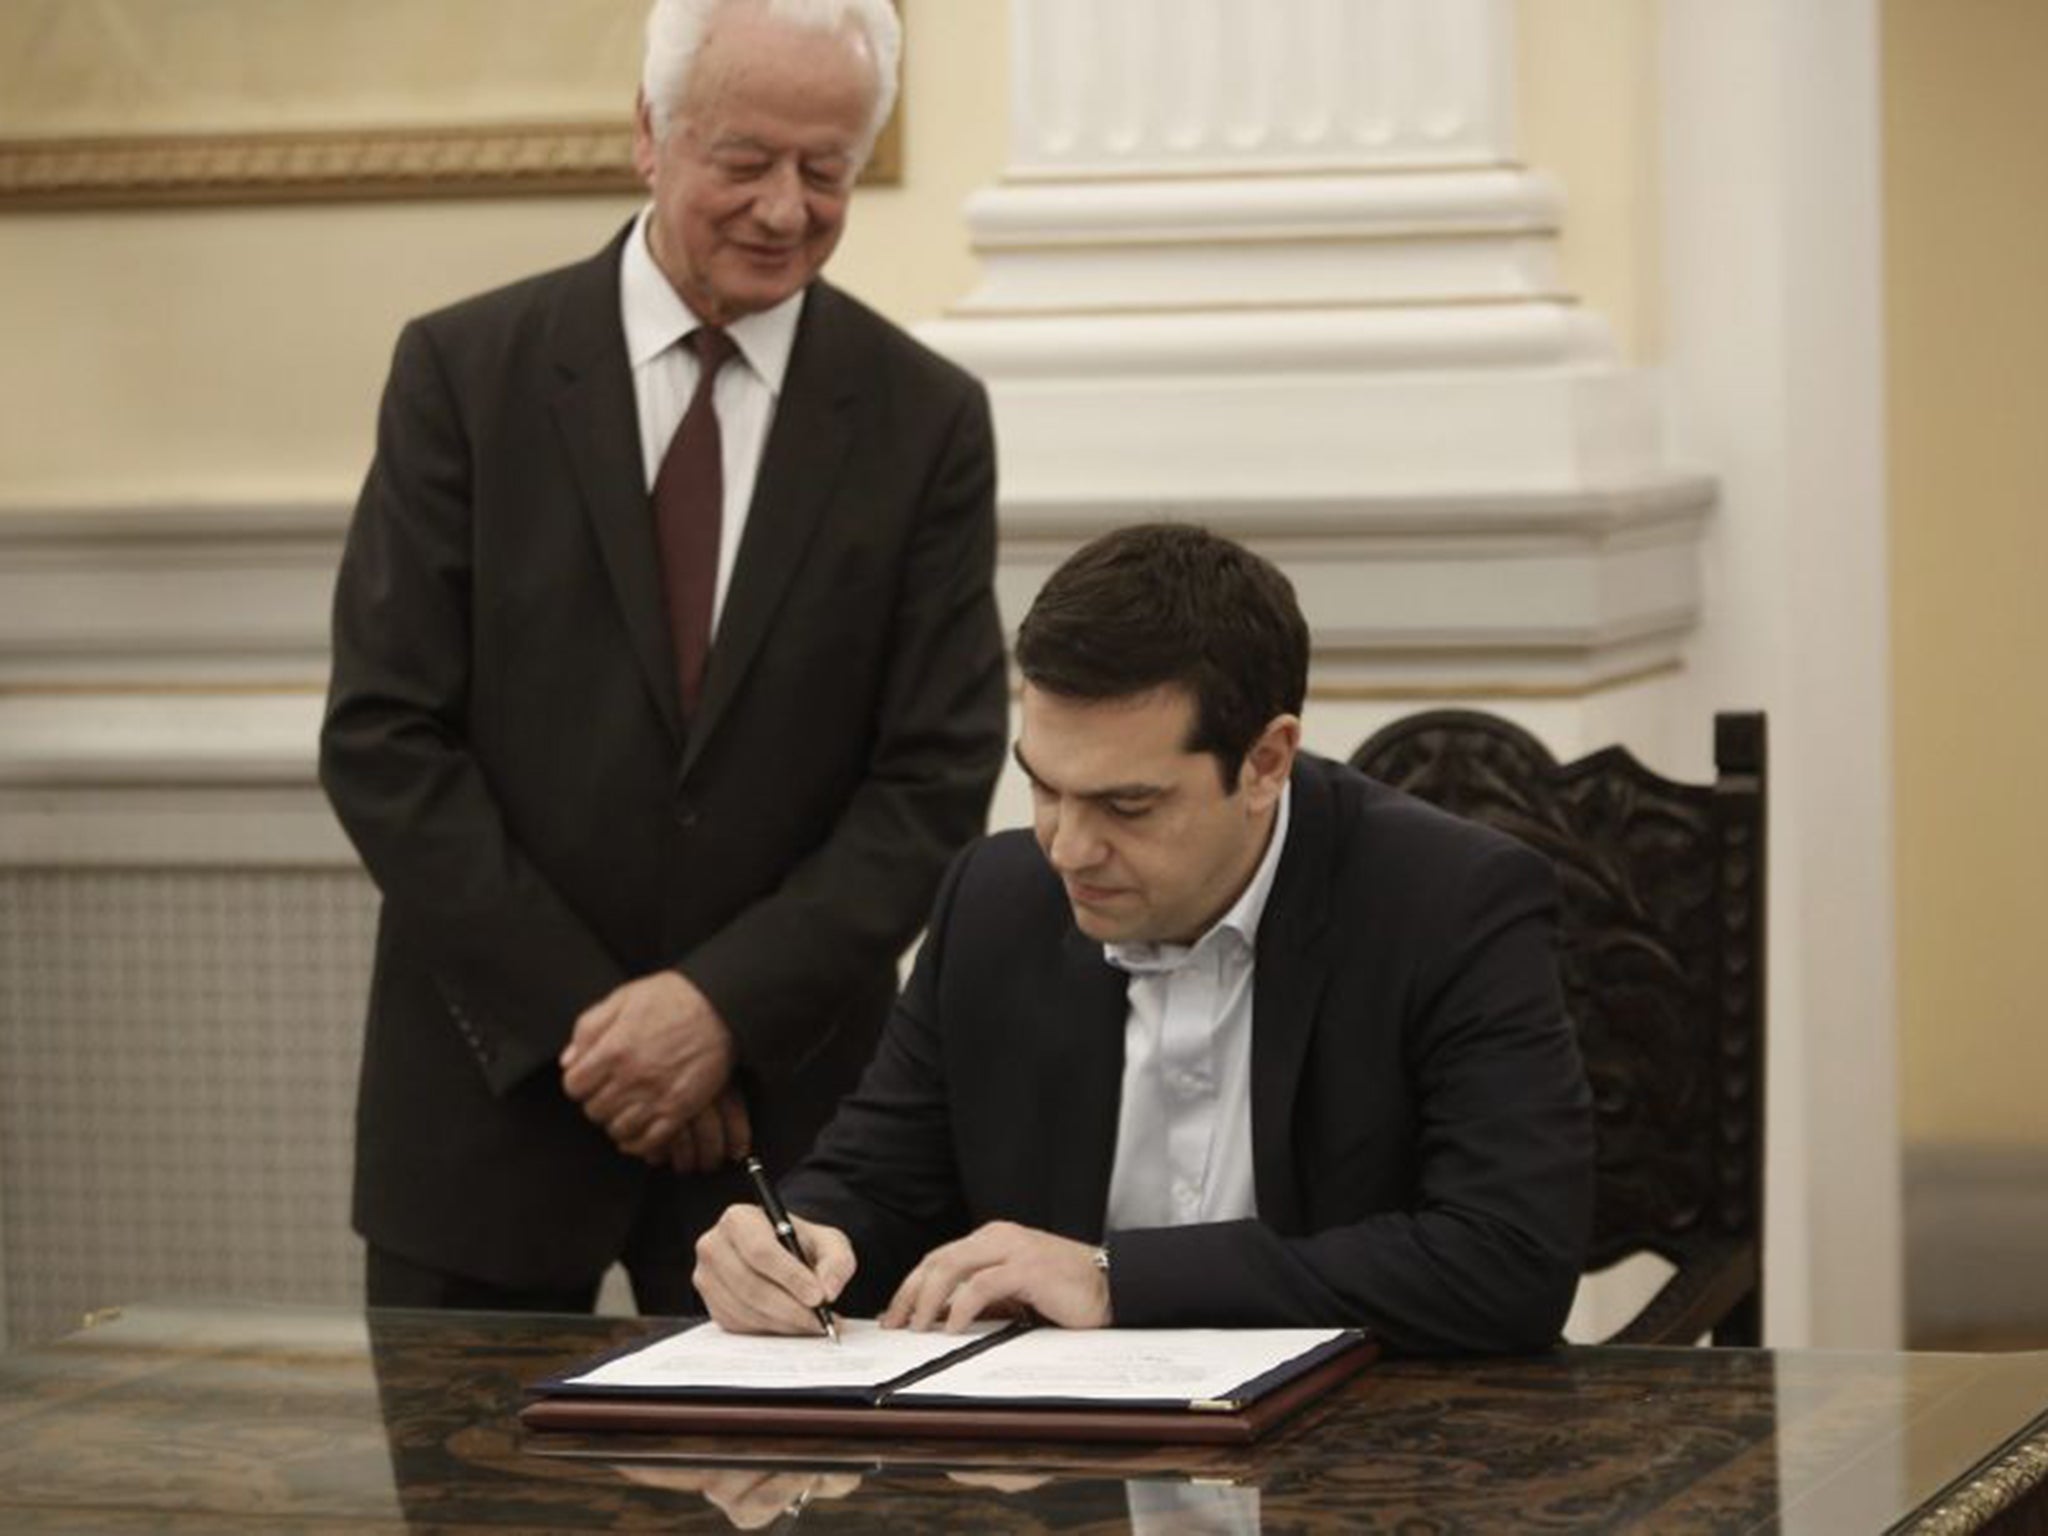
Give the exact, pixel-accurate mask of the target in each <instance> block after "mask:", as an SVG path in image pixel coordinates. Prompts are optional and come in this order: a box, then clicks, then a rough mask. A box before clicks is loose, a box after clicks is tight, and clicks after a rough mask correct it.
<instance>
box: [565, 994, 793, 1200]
mask: <svg viewBox="0 0 2048 1536" xmlns="http://www.w3.org/2000/svg"><path fill="white" fill-rule="evenodd" d="M737 1060H738V1053H737V1051H736V1050H735V1048H734V1046H733V1038H732V1031H731V1029H730V1028H728V1027H727V1025H726V1023H725V1020H723V1019H722V1018H720V1017H719V1016H718V1010H717V1009H715V1008H713V1007H712V1006H711V1000H710V999H709V998H707V997H705V995H704V994H703V993H702V992H701V991H699V990H698V989H697V987H696V986H695V985H694V984H692V983H691V982H690V980H689V979H688V978H687V977H685V976H683V975H682V974H681V973H680V972H678V971H657V972H655V973H654V974H653V975H651V976H642V977H639V978H638V979H636V980H633V981H629V982H627V983H625V984H624V985H623V986H620V987H617V988H614V989H613V990H612V991H611V992H610V993H609V994H608V995H607V996H605V997H604V998H602V999H601V1000H599V1001H598V1002H597V1003H595V1004H593V1005H592V1006H591V1007H589V1008H586V1009H585V1010H584V1011H583V1013H582V1014H581V1015H580V1016H578V1018H577V1020H576V1027H575V1029H574V1030H573V1031H572V1032H571V1034H570V1037H569V1043H568V1045H567V1046H565V1047H564V1048H563V1050H562V1055H561V1067H562V1090H563V1092H565V1093H567V1094H568V1095H569V1097H570V1098H572V1099H574V1100H576V1101H577V1102H578V1103H580V1104H581V1105H582V1106H583V1113H584V1114H585V1115H587V1116H589V1117H590V1119H592V1120H593V1121H595V1122H596V1123H597V1124H599V1125H601V1126H603V1127H604V1129H605V1133H606V1134H607V1135H609V1136H610V1137H611V1139H612V1140H613V1141H614V1142H615V1143H617V1144H618V1147H619V1150H620V1151H622V1152H625V1153H627V1154H628V1155H629V1156H632V1157H639V1158H645V1159H646V1160H647V1161H648V1162H652V1163H664V1162H665V1163H668V1164H670V1165H671V1166H673V1167H674V1168H675V1169H676V1170H677V1171H678V1172H682V1173H690V1172H699V1171H705V1170H709V1169H712V1168H716V1167H718V1166H720V1165H722V1164H724V1163H727V1162H730V1161H733V1160H734V1159H736V1158H741V1157H744V1156H746V1154H747V1153H748V1152H749V1151H750V1150H752V1142H753V1128H752V1125H751V1123H750V1122H749V1120H748V1118H747V1107H746V1101H745V1100H744V1099H743V1098H742V1097H741V1096H740V1092H739V1089H738V1087H737V1086H736V1085H735V1084H734V1083H733V1082H732V1073H733V1068H734V1066H735V1065H736V1063H737Z"/></svg>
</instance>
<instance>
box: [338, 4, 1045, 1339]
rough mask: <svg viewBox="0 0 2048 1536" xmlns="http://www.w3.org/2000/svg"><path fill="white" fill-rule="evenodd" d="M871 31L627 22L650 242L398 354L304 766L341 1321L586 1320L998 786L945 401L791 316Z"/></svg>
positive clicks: (526, 286) (679, 1235) (808, 19)
mask: <svg viewBox="0 0 2048 1536" xmlns="http://www.w3.org/2000/svg"><path fill="white" fill-rule="evenodd" d="M899 53H900V34H899V31H898V24H897V21H896V17H895V14H894V12H893V10H892V9H891V7H890V5H889V3H888V0H656V3H655V5H654V6H653V8H652V10H651V12H650V14H649V16H648V22H647V56H646V65H645V72H644V75H643V80H642V89H641V95H640V100H639V102H638V106H637V121H636V131H635V136H634V157H635V163H636V165H637V166H638V168H639V171H640V173H641V175H642V176H643V177H644V178H645V180H646V182H647V185H648V187H649V189H650V192H651V194H652V196H651V201H650V203H649V205H648V207H647V208H646V209H645V210H643V211H642V213H641V214H640V215H639V216H638V217H637V218H635V219H634V220H633V222H632V223H631V224H630V225H629V226H628V227H627V228H626V229H625V230H624V231H623V232H621V233H620V234H619V235H618V236H617V237H616V238H615V239H614V240H613V241H612V242H611V244H610V245H609V246H607V247H606V248H605V249H604V250H603V251H602V252H600V253H599V254H598V255H596V256H595V257H592V258H591V259H589V260H587V261H583V262H581V263H578V264H577V265H574V266H571V267H567V268H564V269H562V270H560V271H556V272H550V273H546V274H543V275H541V276H538V277H534V278H531V279H529V280H527V281H525V282H521V283H517V284H515V285H513V286H511V287H509V288H504V289H501V290H498V291H496V292H493V293H487V294H484V295H482V296H480V297H477V298H474V299H470V300H468V301H466V302H464V303H460V304H457V305H455V306H453V307H452V308H449V309H446V310H443V311H441V312H439V313H436V314H432V315H428V316H426V317H425V318H423V319H420V320H416V321H414V322H412V323H411V324H410V325H408V326H407V327H406V328H405V331H404V333H403V334H402V335H401V336H400V338H399V342H398V347H397V353H396V357H395V359H394V361H393V364H392V370H391V377H390V381H389V384H388V385H387V388H386V391H385V396H384V402H383V406H382V410H381V413H380V416H379V421H378V434H377V449H376V457H375V460H374V462H373V463H372V465H371V467H370V471H369V475H368V478H367V481H366V483H365V485H364V487H363V492H362V498H361V500H360V502H359V504H358V506H357V509H356V515H355V521H354V523H353V525H352V527H351V529H350V533H349V538H348V545H347V550H346V553H345V555H344V557H343V561H342V567H341V572H340V578H339V583H338V587H337V592H336V598H335V611H334V674H333V685H332V691H331V694H330V699H329V705H328V711H327V719H326V724H325V727H324V730H323V733H322V738H321V773H322V779H323V782H324V783H325V785H326V787H327V791H328V794H329V796H330V798H331V799H332V801H333V803H334V807H335V810H336V811H337V813H338V814H339V816H340V818H341V821H342V823H343V825H344V826H345V827H346V828H347V830H348V833H349V835H350V837H351V838H352V839H353V840H354V841H355V844H356V846H357V848H358V849H359V850H360V852H361V854H362V857H363V861H364V863H365V864H366V865H367V867H368V869H369V871H370V873H371V875H372V876H373V877H374V879H375V881H376V883H377V885H378V888H379V890H380V891H381V893H382V895H383V910H382V915H381V920H380V925H379V929H378V937H377V956H376V971H375V975H374V977H373V980H372V984H371V997H370V1006H369V1022H368V1032H367V1038H366V1043H365V1048H364V1057H363V1073H362V1085H361V1097H360V1100H359V1105H358V1119H357V1148H356V1186H355V1210H354V1215H355V1223H356V1226H357V1229H358V1230H359V1231H360V1232H361V1233H362V1234H363V1235H364V1237H365V1238H366V1239H367V1240H368V1242H369V1255H368V1269H367V1274H368V1296H369V1300H370V1301H371V1303H372V1304H381V1305H412V1306H476V1307H494V1308H547V1309H570V1310H586V1309H588V1307H589V1306H590V1305H591V1303H592V1301H593V1299H594V1297H595V1294H596V1290H597V1286H598V1283H599V1281H600V1279H601V1277H602V1275H603V1273H604V1271H605V1270H606V1268H607V1267H608V1266H609V1265H610V1264H612V1263H613V1262H614V1261H615V1260H616V1261H621V1262H623V1263H624V1264H625V1266H626V1268H627V1270H628V1272H629V1274H630V1275H631V1277H632V1280H633V1285H634V1291H635V1296H636V1299H637V1300H638V1302H639V1304H640V1305H641V1307H642V1308H643V1310H649V1311H680V1310H685V1309H687V1308H689V1307H691V1306H692V1305H694V1302H695V1298H694V1295H693V1294H692V1292H691V1289H690V1281H689V1270H690V1258H689V1255H690V1248H691V1244H692V1242H693V1240H694V1239H695V1237H696V1235H697V1233H698V1231H699V1230H701V1229H702V1227H703V1226H704V1225H705V1224H706V1223H707V1222H708V1221H709V1220H711V1219H712V1218H713V1217H714V1216H715V1214H716V1213H717V1211H718V1210H719V1209H720V1208H721V1207H723V1206H724V1205H725V1204H726V1203H727V1202H728V1201H730V1200H732V1199H734V1198H736V1197H738V1196H739V1195H740V1193H741V1191H742V1189H743V1188H744V1185H743V1182H742V1181H739V1180H737V1178H736V1176H735V1175H734V1174H733V1172H732V1170H731V1166H730V1165H731V1159H732V1158H734V1157H735V1156H737V1155H739V1154H740V1153H741V1152H743V1151H746V1150H748V1149H754V1150H758V1151H760V1152H761V1153H762V1155H763V1156H764V1157H766V1158H767V1159H768V1160H769V1162H770V1163H771V1164H775V1165H780V1164H785V1163H787V1162H789V1161H791V1160H793V1159H795V1158H796V1157H797V1156H799V1155H800V1154H801V1153H802V1152H803V1150H804V1149H805V1148H806V1147H807V1146H808V1145H809V1143H810V1141H811V1139H812V1137H813V1135H814V1134H815V1132H816V1131H817V1129H818V1127H819V1126H820V1125H821V1124H822V1123H823V1122H824V1120H825V1119H826V1118H827V1117H828V1116H829V1114H830V1113H831V1111H832V1109H833V1106H834V1105H835V1104H836V1103H837V1101H838V1099H839V1098H840V1096H841V1095H842V1094H843V1093H844V1092H845V1091H846V1090H847V1088H848V1087H849V1086H850V1085H851V1084H852V1082H853V1081H854V1079H855V1077H856V1075H857V1073H858V1071H859V1068H860V1066H861V1065H862V1063H864V1062H865V1061H866V1060H867V1058H868V1057H869V1056H870V1055H871V1054H872V1052H873V1048H874V1045H875V1041H876V1037H877V1033H878V1031H879V1029H880V1026H881V1023H882V1020H883V1018H884V1017H885V1015H886V1012H887V1009H888V1005H889V1000H890V997H891V994H892V992H893V989H894V979H895V971H894V967H895V962H896V959H897V957H898V956H899V954H900V953H901V951H902V949H903V947H904V945H905V944H906V943H907V942H908V940H909V939H910V937H911V936H912V935H913V934H914V933H915V931H916V929H917V927H918V925H919V922H920V920H921V919H922V917H923V915H924V912H925V909H926V907H927V906H928V905H929V902H930V900H931V896H932V893H933V890H934V889H935V887H936V884H937V881H938V878H939V875H940V872H941V871H942V870H943V868H944V867H945V864H946V862H947V861H948V859H949V858H950V857H951V856H952V854H953V853H954V851H955V850H956V849H958V848H959V847H960V846H961V845H962V844H964V843H965V842H966V841H967V840H968V839H969V838H970V837H971V836H972V835H973V834H974V833H975V832H976V831H977V830H978V828H979V826H980V823H981V821H982V818H983V816H984V815H985V813H986V810H987V804H988V796H989V792H990V790H991V788H992V786H993V783H994V779H995V775H996V772H997V770H998V767H999V766H1000V761H1001V755H1002V747H1003V730H1004V709H1005V696H1004V679H1003V662H1002V646H1001V636H1000V629H999V626H998V621H997V617H996V609H995V602H994V598H993V595H992V590H991V579H992V573H993V565H994V548H995V527H994V481H995V468H994V453H993V446H992V437H991V430H990V423H989V415H988V407H987V402H986V397H985V395H984V393H983V391H982V390H981V388H980V386H979V385H977V384H976V383H975V382H974V381H973V380H972V379H970V378H969V377H967V376H966V375H965V374H963V373H961V372H960V371H959V370H958V369H956V368H954V367H952V366H951V365H949V364H947V363H946V362H944V361H942V360H941V359H939V358H937V357H936V356H934V355H933V354H931V353H930V352H928V351H926V350H925V349H924V348H922V347H920V346H919V345H918V344H917V343H916V342H914V341H912V340H911V339H910V338H909V337H908V336H906V335H905V334H904V333H903V332H902V331H900V330H898V329H897V328H896V327H894V326H892V325H890V324H889V323H888V322H887V321H885V320H883V319H881V318H880V317H878V316H877V315H875V314H874V313H872V312H871V311H869V310H868V309H866V308H864V307H863V306H861V305H860V304H858V303H857V302H855V301H854V300H853V299H851V298H849V297H847V296H846V295H844V294H842V293H841V292H839V291H838V290H836V289H834V288H833V287H831V286H830V285H829V284H827V283H825V282H824V281H823V280H822V279H820V277H819V275H818V274H819V271H820V269H821V268H822V267H823V266H824V265H825V262H826V261H827V259H828V258H829V257H830V256H831V254H832V251H833V249H834V247H835V246H836V245H837V243H838V240H839V236H840V233H841V231H842V229H843V227H844V225H845V220H846V216H847V209H848V204H849V201H850V198H851V194H852V187H853V183H854V179H855V176H856V175H857V173H858V172H859V170H860V167H861V165H862V162H863V161H864V159H865V158H866V156H867V154H868V152H869V150H870V148H871V147H872V145H873V143H874V140H875V135H876V133H877V132H878V130H879V129H880V127H881V125H882V123H883V121H884V120H885V118H886V117H887V115H888V112H889V108H890V105H891V103H892V101H893V98H894V95H895V81H896V68H897V61H898V57H899Z"/></svg>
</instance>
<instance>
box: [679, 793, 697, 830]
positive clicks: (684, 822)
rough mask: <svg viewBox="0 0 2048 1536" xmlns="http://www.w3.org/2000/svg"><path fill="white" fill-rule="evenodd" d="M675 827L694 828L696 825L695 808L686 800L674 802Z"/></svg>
mask: <svg viewBox="0 0 2048 1536" xmlns="http://www.w3.org/2000/svg"><path fill="white" fill-rule="evenodd" d="M676 825H677V826H679V827H694V826H695V825H697V807H696V806H694V805H692V804H691V803H690V802H689V801H687V800H678V801H677V802H676Z"/></svg>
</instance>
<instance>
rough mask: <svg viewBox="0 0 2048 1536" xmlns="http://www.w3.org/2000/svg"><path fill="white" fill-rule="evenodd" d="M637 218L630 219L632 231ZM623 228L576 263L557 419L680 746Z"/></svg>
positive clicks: (562, 330) (559, 356)
mask: <svg viewBox="0 0 2048 1536" xmlns="http://www.w3.org/2000/svg"><path fill="white" fill-rule="evenodd" d="M631 229H632V226H631V225H628V226H627V231H628V232H630V231H631ZM624 245H625V235H624V234H622V235H620V236H619V237H618V238H617V239H614V240H613V241H612V243H611V244H610V245H609V246H607V247H605V249H604V251H603V252H602V253H601V254H600V255H598V256H595V257H593V258H592V259H591V260H589V261H587V262H585V263H583V265H582V266H580V267H577V268H575V269H573V270H572V272H571V273H570V275H569V283H568V287H567V289H566V291H565V292H564V294H563V298H562V304H561V310H560V313H559V315H558V317H557V324H556V328H555V335H554V354H555V369H556V376H557V378H558V380H559V381H560V384H559V388H558V389H557V391H556V394H555V398H554V412H555V422H556V425H557V426H558V427H559V428H560V430H561V434H562V442H563V446H564V447H565V448H566V449H567V451H568V456H569V467H570V470H571V473H572V474H573V475H574V477H575V481H576V488H577V490H578V492H580V493H581V495H582V498H583V509H584V511H585V512H586V513H587V514H588V515H589V518H590V523H591V527H592V529H593V530H594V531H595V532H596V535H597V543H598V548H599V549H600V550H601V551H602V552H603V557H604V565H605V570H606V573H607V574H608V575H609V576H610V578H611V584H612V592H613V594H614V596H616V597H617V599H618V603H619V611H620V613H621V615H622V616H623V617H624V619H625V624H626V633H627V635H628V636H629V637H630V639H631V642H632V647H633V654H634V656H635V657H636V658H637V659H638V660H639V663H640V670H641V672H642V674H643V675H644V676H645V678H646V682H647V687H648V691H649V693H650V694H651V695H652V696H653V699H654V705H655V708H656V710H657V711H658V712H659V713H660V715H661V719H662V723H663V724H664V725H666V726H667V728H668V731H669V735H670V736H671V737H672V738H673V739H674V740H675V741H676V742H677V743H678V744H680V743H681V741H682V736H683V719H682V705H681V702H680V701H679V699H678V697H677V693H676V662H675V652H674V651H673V649H672V648H671V646H670V641H669V632H668V619H667V617H666V614H665V611H664V609H663V607H662V595H661V574H660V573H661V564H660V559H659V556H658V554H657V552H656V549H655V543H654V518H653V514H652V513H651V512H650V511H649V510H648V501H647V485H646V474H645V471H644V469H643V468H642V464H641V455H640V427H639V422H640V414H639V409H638V407H637V406H636V404H635V403H634V397H633V371H632V365H631V363H630V362H629V361H628V360H627V357H626V336H625V328H624V324H623V322H622V321H621V320H620V318H619V255H620V252H621V250H622V249H623V248H624Z"/></svg>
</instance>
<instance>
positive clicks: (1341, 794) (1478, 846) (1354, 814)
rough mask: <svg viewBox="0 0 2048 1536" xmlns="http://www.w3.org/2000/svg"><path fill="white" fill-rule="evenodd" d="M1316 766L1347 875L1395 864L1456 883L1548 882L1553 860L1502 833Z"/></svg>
mask: <svg viewBox="0 0 2048 1536" xmlns="http://www.w3.org/2000/svg"><path fill="white" fill-rule="evenodd" d="M1310 766H1311V768H1312V770H1313V771H1314V778H1315V780H1319V784H1318V788H1319V789H1320V790H1321V792H1322V793H1324V794H1326V795H1327V796H1328V798H1329V802H1330V806H1331V817H1332V820H1333V822H1334V823H1335V835H1334V837H1333V838H1332V844H1333V846H1334V847H1335V848H1336V849H1337V850H1338V858H1339V861H1340V863H1341V864H1343V865H1344V866H1345V867H1346V868H1347V869H1350V870H1355V871H1360V872H1363V871H1366V870H1369V869H1371V868H1372V867H1374V866H1379V867H1381V868H1384V867H1386V866H1387V865H1389V864H1394V865H1398V866H1400V867H1401V868H1403V869H1404V870H1407V871H1409V872H1410V873H1411V874H1412V875H1415V876H1419V877H1424V878H1427V877H1429V876H1435V877H1439V878H1444V879H1450V880H1457V881H1462V880H1464V879H1467V878H1469V877H1470V876H1471V874H1472V873H1473V872H1474V871H1475V870H1477V869H1479V868H1481V867H1499V868H1504V869H1510V870H1518V871H1520V872H1521V873H1523V874H1524V875H1526V876H1529V877H1532V878H1548V876H1549V871H1550V861H1549V860H1547V859H1545V858H1544V857H1542V855H1540V854H1539V853H1537V852H1536V851H1535V850H1534V849H1532V848H1530V847H1529V846H1528V845H1527V844H1526V843H1524V842H1522V841H1520V840H1519V839H1517V838H1515V837H1513V836H1511V835H1510V834H1508V833H1506V832H1503V831H1501V830H1500V829H1499V828H1497V827H1490V826H1486V825H1484V824H1482V823H1480V822H1476V821H1471V820H1468V819H1467V818H1465V817H1463V816H1458V815H1454V814H1453V813H1451V812H1450V811H1447V810H1444V809H1443V808H1442V807H1440V806H1436V805H1432V804H1430V803H1429V802H1428V801H1426V800H1422V799H1418V798H1417V797H1416V796H1414V795H1411V794H1408V793H1407V792H1406V791H1404V790H1399V789H1395V788H1394V787H1393V786H1391V785H1388V784H1383V783H1381V782H1380V781H1379V780H1377V779H1374V778H1370V777H1368V776H1367V775H1365V774H1363V773H1360V772H1359V771H1358V770H1357V769H1356V768H1353V767H1351V766H1350V765H1349V764H1348V763H1339V762H1331V761H1327V760H1323V759H1314V760H1312V761H1311V765H1310ZM1312 782H1313V781H1312Z"/></svg>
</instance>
